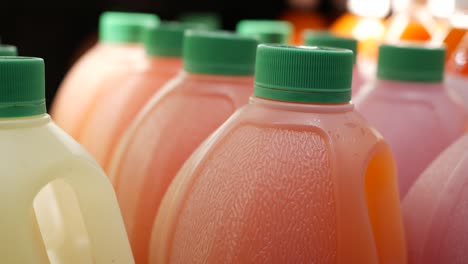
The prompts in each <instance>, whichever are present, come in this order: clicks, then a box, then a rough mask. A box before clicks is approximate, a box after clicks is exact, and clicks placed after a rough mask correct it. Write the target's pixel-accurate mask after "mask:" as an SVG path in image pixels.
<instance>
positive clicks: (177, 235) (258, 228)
mask: <svg viewBox="0 0 468 264" xmlns="http://www.w3.org/2000/svg"><path fill="white" fill-rule="evenodd" d="M353 60H354V59H353V54H352V52H351V51H349V50H344V49H331V48H318V47H305V46H302V47H294V46H284V45H260V46H259V47H258V49H257V62H256V70H255V95H254V96H253V97H252V98H251V100H250V103H249V104H248V105H246V106H244V107H242V108H241V109H239V110H238V111H237V112H236V113H234V115H232V116H231V118H230V119H229V120H228V121H227V122H226V123H224V125H223V126H222V127H221V128H220V129H218V130H217V131H216V132H215V133H214V134H213V135H212V136H211V137H209V138H208V139H207V140H206V141H205V142H204V143H203V144H202V145H201V146H200V147H199V148H198V150H197V151H196V152H194V154H193V155H192V156H191V158H190V159H189V160H188V161H187V162H186V163H185V165H184V167H182V169H181V170H180V172H179V174H178V175H177V176H176V178H175V179H174V181H173V182H172V184H171V186H170V188H169V190H168V191H167V193H166V195H165V197H164V200H163V202H162V204H161V207H160V210H159V212H158V216H157V218H156V221H155V224H154V227H153V233H152V242H151V252H150V263H152V264H154V263H208V264H211V263H321V264H326V263H406V251H405V242H404V236H403V225H402V220H401V215H400V205H399V198H398V186H397V182H396V174H395V173H396V168H395V163H394V160H393V156H392V153H391V151H390V148H389V146H388V145H387V144H386V143H385V141H384V140H383V138H382V137H381V136H380V135H379V134H378V133H377V132H376V131H375V130H374V129H372V128H371V127H370V126H369V125H368V123H367V121H366V120H365V119H364V118H363V117H362V116H361V115H360V114H359V113H358V112H357V111H355V110H354V106H353V105H352V104H350V99H351V76H352V67H353Z"/></svg>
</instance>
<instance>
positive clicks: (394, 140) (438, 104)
mask: <svg viewBox="0 0 468 264" xmlns="http://www.w3.org/2000/svg"><path fill="white" fill-rule="evenodd" d="M444 59H445V49H444V48H441V47H429V46H420V45H416V44H400V45H387V44H384V45H381V46H380V51H379V60H378V67H377V80H376V81H375V83H374V84H373V88H372V89H371V90H368V91H367V92H366V93H364V94H361V96H359V97H358V98H357V99H356V106H357V109H358V110H359V111H360V112H361V113H362V114H363V115H364V117H366V118H367V120H369V122H370V123H371V124H372V125H374V126H375V127H376V128H377V129H378V130H379V131H380V132H381V133H382V135H383V136H384V138H385V139H386V140H388V142H389V143H390V146H391V148H392V151H393V153H394V154H395V158H396V161H397V164H398V182H399V187H400V195H401V198H403V197H404V196H405V195H406V193H407V192H408V189H409V188H410V187H411V185H412V184H413V182H414V181H415V180H416V178H417V177H418V176H419V175H420V174H421V172H422V171H423V170H424V169H425V168H426V167H427V166H428V165H429V163H431V162H432V161H433V160H434V158H435V157H436V156H437V155H438V154H439V153H440V152H442V151H443V150H444V149H445V148H446V147H447V146H449V145H450V144H451V143H453V142H454V141H455V140H456V139H457V138H459V137H460V136H461V135H462V134H463V132H464V130H465V128H466V124H467V119H466V116H465V114H464V112H463V109H462V108H461V107H460V106H459V105H458V104H457V103H456V102H455V100H453V99H452V98H451V96H450V95H449V93H448V90H447V89H446V87H445V86H444V84H443V74H444Z"/></svg>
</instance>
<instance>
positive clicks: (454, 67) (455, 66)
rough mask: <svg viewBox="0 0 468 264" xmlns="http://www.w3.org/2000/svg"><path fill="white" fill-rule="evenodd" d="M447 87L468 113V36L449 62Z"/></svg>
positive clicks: (467, 35)
mask: <svg viewBox="0 0 468 264" xmlns="http://www.w3.org/2000/svg"><path fill="white" fill-rule="evenodd" d="M446 76H447V85H448V87H449V88H450V89H451V90H452V91H453V93H454V96H455V97H456V98H457V99H459V100H460V101H461V102H462V104H463V106H464V107H465V109H466V110H467V112H468V34H466V35H465V37H464V38H463V40H462V41H461V42H460V45H459V46H458V48H457V49H456V51H455V52H454V53H453V55H452V57H451V59H450V60H449V61H448V62H447V72H446Z"/></svg>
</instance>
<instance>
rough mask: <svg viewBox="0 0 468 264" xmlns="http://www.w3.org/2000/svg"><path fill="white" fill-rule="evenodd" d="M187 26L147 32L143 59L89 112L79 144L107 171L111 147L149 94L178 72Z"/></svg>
mask: <svg viewBox="0 0 468 264" xmlns="http://www.w3.org/2000/svg"><path fill="white" fill-rule="evenodd" d="M189 27H194V26H191V25H187V24H178V23H163V24H161V25H160V26H158V27H155V28H149V29H147V33H146V39H145V47H146V54H147V57H146V60H145V61H144V63H143V65H142V67H141V68H140V69H138V71H137V72H135V73H133V74H131V75H130V76H129V77H128V79H127V80H125V81H124V82H123V83H122V84H120V85H117V86H115V87H114V88H113V89H112V91H109V93H107V95H106V96H102V97H101V100H99V103H98V104H97V105H96V107H95V108H94V109H92V110H91V112H92V116H91V117H90V118H89V119H88V120H87V122H85V123H84V124H83V129H82V132H81V135H80V138H79V142H80V143H81V144H82V145H83V146H84V147H85V148H86V149H87V150H88V151H89V152H90V153H91V154H92V155H93V156H94V157H95V158H96V159H97V161H98V162H99V163H100V164H101V165H102V166H103V167H104V168H107V166H108V163H109V162H110V161H109V159H110V158H111V157H110V156H111V155H112V153H113V151H114V148H115V146H116V145H117V144H118V143H119V140H120V138H121V137H122V135H123V134H124V132H125V130H126V129H127V128H128V127H129V126H130V124H131V122H132V121H133V120H134V118H135V117H136V115H137V114H138V112H139V111H140V110H141V109H142V108H143V106H144V105H145V104H146V103H147V102H148V100H149V99H150V98H151V96H152V95H153V94H155V93H156V92H157V91H159V89H160V88H161V87H162V86H163V85H164V84H165V83H166V82H167V81H168V80H169V79H171V78H173V77H174V76H175V75H176V74H177V73H178V72H179V71H180V70H181V69H182V40H183V37H184V31H185V29H187V28H189Z"/></svg>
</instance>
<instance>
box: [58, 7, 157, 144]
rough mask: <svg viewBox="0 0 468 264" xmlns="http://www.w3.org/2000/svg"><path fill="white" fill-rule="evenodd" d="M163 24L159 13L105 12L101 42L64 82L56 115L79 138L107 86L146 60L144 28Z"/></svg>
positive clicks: (80, 60) (65, 127)
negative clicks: (158, 15)
mask: <svg viewBox="0 0 468 264" xmlns="http://www.w3.org/2000/svg"><path fill="white" fill-rule="evenodd" d="M158 23H159V19H158V17H157V16H156V15H152V14H141V13H122V12H105V13H103V14H102V15H101V17H100V19H99V42H98V43H97V44H96V45H95V46H94V47H93V48H91V49H90V50H89V51H88V52H87V53H86V54H85V55H83V57H82V58H80V59H79V60H78V62H77V63H76V64H75V65H74V66H73V68H72V69H71V70H70V72H69V73H68V74H67V76H66V77H65V79H64V80H63V83H62V84H61V86H60V88H59V90H58V94H57V98H56V99H55V100H54V104H53V106H52V117H53V118H54V120H55V121H56V122H57V124H58V125H59V126H60V127H62V128H63V129H64V130H65V131H66V132H67V133H68V134H70V135H71V136H73V137H74V138H75V139H78V136H79V134H80V131H81V126H82V124H83V122H85V120H86V119H87V118H88V117H89V116H90V112H89V110H90V109H91V108H92V107H93V106H94V104H95V102H96V98H98V97H99V95H100V93H101V91H103V90H105V89H106V87H111V88H113V87H114V85H115V84H117V83H119V81H120V80H121V78H124V77H125V76H126V75H127V74H128V73H129V72H131V71H132V70H134V69H135V68H136V65H138V64H139V62H141V61H142V59H143V55H144V50H143V46H142V45H141V35H142V31H143V29H144V28H145V27H146V26H148V27H154V26H156V25H157V24H158Z"/></svg>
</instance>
